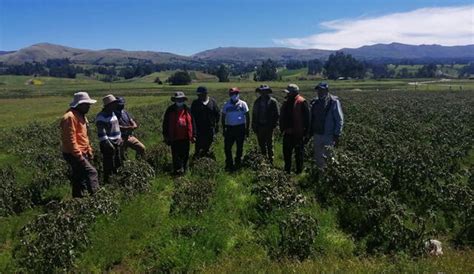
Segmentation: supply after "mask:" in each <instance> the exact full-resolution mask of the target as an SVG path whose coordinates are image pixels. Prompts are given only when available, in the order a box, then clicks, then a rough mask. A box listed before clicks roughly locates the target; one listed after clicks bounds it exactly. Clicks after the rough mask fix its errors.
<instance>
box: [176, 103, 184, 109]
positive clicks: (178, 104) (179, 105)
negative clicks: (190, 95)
mask: <svg viewBox="0 0 474 274" xmlns="http://www.w3.org/2000/svg"><path fill="white" fill-rule="evenodd" d="M176 106H177V107H179V108H180V107H182V106H184V102H176Z"/></svg>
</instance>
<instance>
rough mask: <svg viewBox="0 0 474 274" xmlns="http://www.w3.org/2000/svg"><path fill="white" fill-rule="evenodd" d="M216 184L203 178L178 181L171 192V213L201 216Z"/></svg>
mask: <svg viewBox="0 0 474 274" xmlns="http://www.w3.org/2000/svg"><path fill="white" fill-rule="evenodd" d="M215 188H216V183H215V182H214V181H211V180H207V179H205V178H198V179H195V180H189V179H185V178H183V179H180V180H178V181H177V182H176V185H175V189H174V192H173V197H172V203H171V207H170V212H171V213H190V214H202V213H203V212H204V211H205V210H206V209H207V208H208V206H209V201H210V199H211V197H212V195H213V194H214V192H215Z"/></svg>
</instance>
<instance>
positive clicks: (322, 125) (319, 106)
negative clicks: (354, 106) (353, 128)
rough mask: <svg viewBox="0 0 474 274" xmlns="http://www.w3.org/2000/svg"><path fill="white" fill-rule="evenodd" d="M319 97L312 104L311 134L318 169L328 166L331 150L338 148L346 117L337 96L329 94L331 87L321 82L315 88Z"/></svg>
mask: <svg viewBox="0 0 474 274" xmlns="http://www.w3.org/2000/svg"><path fill="white" fill-rule="evenodd" d="M314 89H315V91H316V92H317V95H318V97H317V98H315V99H314V100H313V101H312V102H311V129H310V134H311V135H312V136H313V142H314V160H315V162H316V165H317V166H318V168H320V169H323V168H324V167H325V166H326V159H327V158H328V157H330V155H329V150H328V149H329V148H330V147H334V146H337V144H338V143H339V138H340V136H341V133H342V127H343V124H344V115H343V113H342V107H341V102H340V101H339V98H338V97H337V96H334V95H332V94H330V93H329V85H328V84H327V83H324V82H321V83H319V84H318V85H317V86H316V87H315V88H314Z"/></svg>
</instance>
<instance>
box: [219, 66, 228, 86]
mask: <svg viewBox="0 0 474 274" xmlns="http://www.w3.org/2000/svg"><path fill="white" fill-rule="evenodd" d="M229 74H230V71H229V68H228V67H227V66H226V65H224V64H221V65H220V66H219V68H218V69H217V71H216V76H217V78H219V82H229Z"/></svg>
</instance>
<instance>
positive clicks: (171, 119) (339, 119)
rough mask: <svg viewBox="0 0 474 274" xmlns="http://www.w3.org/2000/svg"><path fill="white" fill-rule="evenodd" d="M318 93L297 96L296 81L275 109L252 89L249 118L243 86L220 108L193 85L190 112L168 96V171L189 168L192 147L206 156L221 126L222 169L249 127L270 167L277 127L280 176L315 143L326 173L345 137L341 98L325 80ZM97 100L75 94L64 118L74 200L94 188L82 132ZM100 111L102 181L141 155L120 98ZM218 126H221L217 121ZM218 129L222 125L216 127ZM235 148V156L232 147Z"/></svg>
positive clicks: (238, 157) (264, 92)
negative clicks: (128, 155) (132, 153)
mask: <svg viewBox="0 0 474 274" xmlns="http://www.w3.org/2000/svg"><path fill="white" fill-rule="evenodd" d="M315 91H316V92H317V96H316V97H315V99H313V100H312V101H311V102H309V103H308V101H307V100H306V99H305V98H304V97H303V96H302V95H301V94H300V89H299V87H298V86H297V85H296V84H290V85H288V87H287V88H286V89H285V90H284V93H285V94H286V96H285V101H284V102H283V103H282V104H281V107H280V106H279V103H278V101H277V99H276V98H274V97H273V96H272V89H271V88H270V87H269V86H268V85H261V86H259V87H258V88H257V89H256V92H257V93H258V94H259V97H258V98H257V99H256V100H255V102H254V104H253V109H252V114H250V110H249V107H248V105H247V103H246V102H245V101H243V100H242V99H241V98H240V89H239V88H236V87H234V88H231V89H229V90H228V95H229V99H228V100H227V101H226V102H225V104H224V105H223V106H222V108H221V109H219V106H218V104H217V102H216V100H215V99H214V98H211V97H209V95H208V90H207V88H206V87H202V86H201V87H198V88H197V90H196V93H197V98H196V99H195V100H194V101H193V102H192V104H191V106H190V107H189V106H188V105H187V104H186V101H187V100H188V98H187V96H186V95H185V94H184V92H181V91H178V92H176V93H175V94H174V96H172V97H171V101H172V102H173V104H171V105H170V106H169V107H168V108H167V109H166V111H165V114H164V118H163V124H162V134H163V140H164V142H165V143H166V144H167V145H169V146H170V147H171V154H172V161H173V171H174V173H175V174H177V175H182V174H184V173H185V172H186V170H187V168H188V161H189V154H190V147H191V144H192V143H194V144H195V155H196V156H197V157H203V156H206V155H210V154H211V147H212V143H213V142H214V141H215V139H216V136H217V134H218V132H219V127H220V126H222V134H223V136H224V151H225V158H226V160H225V168H226V170H228V171H233V170H236V169H238V168H239V167H240V165H241V161H242V154H243V146H244V143H245V140H246V138H247V137H249V134H250V130H252V131H253V132H254V133H255V134H256V137H257V141H258V145H259V148H260V151H261V153H262V154H263V155H264V156H265V157H266V158H267V159H268V161H269V162H270V163H273V157H274V156H273V155H274V152H273V136H274V132H275V130H276V128H277V127H278V126H279V128H280V131H281V133H282V134H283V157H284V162H285V171H286V172H287V173H291V171H292V158H293V155H294V158H295V163H296V169H295V171H296V173H297V174H299V173H301V172H302V171H303V156H304V145H305V144H306V143H307V142H308V141H309V140H310V139H311V137H312V138H313V142H314V159H315V163H316V165H317V166H318V167H319V168H321V169H323V168H324V167H325V165H326V158H327V157H329V153H330V152H329V149H330V147H333V146H336V145H337V144H338V142H339V138H340V136H341V133H342V127H343V120H344V118H343V112H342V107H341V103H340V101H339V99H338V97H336V96H334V95H332V94H330V93H329V86H328V84H327V83H325V82H322V83H319V84H318V85H317V86H316V87H315ZM94 103H96V100H93V99H91V98H90V97H89V95H88V94H87V93H86V92H78V93H76V94H74V100H73V102H72V103H71V104H70V109H69V110H68V111H67V112H66V113H65V114H64V116H63V119H62V121H61V128H62V151H63V155H64V159H65V160H66V161H67V162H68V163H69V165H70V166H71V169H72V178H71V180H72V183H73V196H74V197H81V196H82V195H83V193H84V192H85V191H88V192H89V193H94V192H95V191H96V190H97V188H98V175H97V171H96V169H95V168H94V167H93V166H92V164H91V163H90V161H91V159H92V156H93V153H92V147H91V146H90V143H89V139H88V137H87V136H88V135H87V124H88V123H87V119H86V117H85V114H86V113H87V112H88V110H89V108H90V105H91V104H94ZM103 104H104V107H103V109H102V111H101V112H100V113H99V114H98V115H97V117H96V126H97V134H98V138H99V141H100V150H101V153H102V154H103V159H104V160H103V161H104V162H103V167H104V181H105V182H107V181H108V178H109V176H110V175H111V174H113V173H114V172H116V171H117V168H118V167H120V166H121V164H122V160H123V159H124V157H125V153H124V151H125V150H126V148H127V147H131V148H133V149H134V150H136V151H137V156H143V155H144V153H145V146H144V145H143V144H142V143H141V142H140V141H139V140H138V139H137V138H136V137H135V136H133V130H134V129H136V128H137V123H136V122H135V121H134V119H133V117H132V116H131V115H130V114H129V113H128V112H127V111H125V110H124V106H125V100H124V99H123V98H116V97H114V96H113V95H107V96H105V97H104V98H103ZM219 121H220V123H219ZM219 124H220V125H219ZM234 145H235V146H236V153H235V157H234V155H233V153H232V148H233V147H234Z"/></svg>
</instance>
